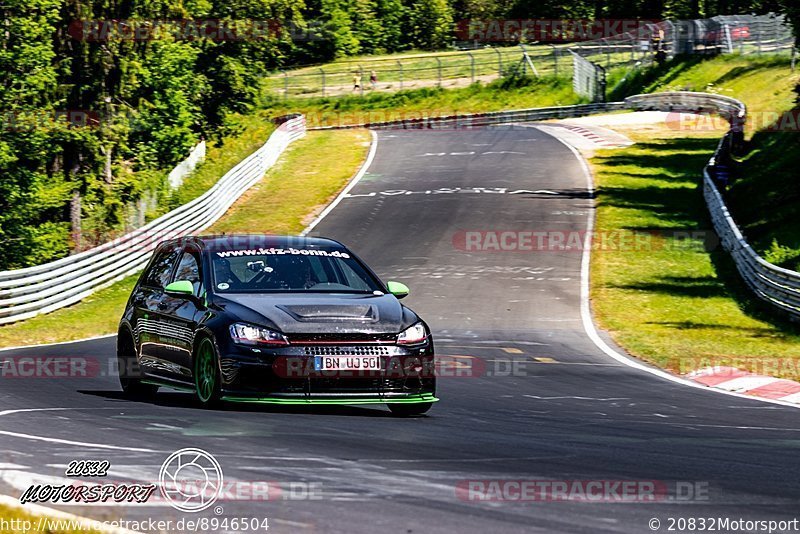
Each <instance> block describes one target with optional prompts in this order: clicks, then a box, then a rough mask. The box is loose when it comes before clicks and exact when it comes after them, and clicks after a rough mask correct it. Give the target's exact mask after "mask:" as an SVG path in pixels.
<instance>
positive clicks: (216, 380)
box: [192, 337, 222, 408]
mask: <svg viewBox="0 0 800 534" xmlns="http://www.w3.org/2000/svg"><path fill="white" fill-rule="evenodd" d="M192 357H193V359H194V369H193V374H194V396H195V398H196V399H197V402H198V403H200V406H202V407H203V408H216V407H218V406H219V405H220V404H221V400H222V389H221V383H220V372H219V355H218V354H217V347H216V343H214V341H213V340H212V339H211V338H209V337H204V338H202V339H201V340H200V341H199V342H198V343H197V346H196V347H195V350H194V354H193V355H192Z"/></svg>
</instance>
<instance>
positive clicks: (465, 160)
mask: <svg viewBox="0 0 800 534" xmlns="http://www.w3.org/2000/svg"><path fill="white" fill-rule="evenodd" d="M592 202H593V201H592V199H591V198H590V196H589V195H588V194H587V190H586V178H585V174H584V171H583V170H582V167H581V164H580V162H579V161H578V160H577V158H576V157H575V156H574V155H573V153H572V152H571V151H570V150H569V149H568V148H567V147H566V146H564V145H563V144H561V143H560V142H559V141H558V140H556V139H554V138H552V137H550V136H548V135H546V134H544V133H542V132H541V131H539V130H537V129H536V128H513V129H511V128H494V129H483V130H473V131H448V132H444V131H443V132H432V131H418V132H415V131H396V132H381V133H380V134H379V144H378V148H377V153H376V156H375V159H374V161H373V163H372V165H371V167H370V168H369V172H368V173H367V174H366V175H365V176H364V177H363V179H362V180H361V181H360V182H359V183H358V184H357V185H356V186H355V187H354V188H353V189H352V190H351V191H350V196H348V197H346V198H343V199H342V200H341V202H340V203H339V204H338V205H337V206H336V208H335V209H334V210H333V211H332V212H331V213H330V214H329V215H328V216H327V217H326V218H325V219H323V220H322V222H321V223H320V224H319V225H318V226H317V227H316V228H315V229H314V231H313V232H312V233H313V235H323V236H328V237H332V238H336V239H339V240H341V241H343V242H345V243H346V244H347V245H349V246H350V247H351V248H352V249H353V250H355V251H356V252H357V253H358V254H359V255H360V256H361V257H362V258H363V259H364V260H366V261H367V262H368V263H369V264H370V265H371V266H372V267H373V268H374V269H375V270H376V271H377V272H378V274H380V275H381V276H382V277H383V278H384V280H388V279H392V280H398V281H402V282H405V283H407V284H408V285H409V286H410V287H411V296H410V297H408V299H407V300H406V301H404V302H406V303H408V304H409V305H410V306H411V307H412V308H414V309H415V310H416V311H417V312H418V313H420V314H421V315H422V317H424V318H425V319H426V320H427V321H428V323H429V324H430V325H431V326H432V328H433V330H434V335H435V339H436V343H437V352H438V353H439V354H441V355H442V356H443V358H445V359H450V360H455V362H458V363H453V365H452V370H453V373H452V376H451V375H448V373H444V374H445V375H446V376H442V377H441V378H440V379H439V397H440V398H441V399H442V400H441V402H439V403H437V404H436V405H435V406H434V407H433V409H432V410H431V411H430V412H429V414H428V416H426V417H420V418H411V419H396V418H392V417H390V415H389V412H388V410H386V409H384V408H383V407H370V408H360V407H352V408H350V407H346V408H341V407H315V408H303V407H299V408H298V407H269V406H253V407H250V406H240V405H236V406H232V407H229V408H227V409H226V410H223V411H216V412H208V411H203V410H200V409H197V408H196V407H194V405H193V404H192V401H191V396H190V395H189V394H187V393H178V392H174V393H173V392H162V393H160V394H159V395H158V397H157V399H156V401H155V402H154V403H145V402H131V401H127V400H124V399H123V398H122V397H121V394H120V390H119V387H118V383H117V379H116V376H114V375H113V374H111V376H109V375H110V373H109V372H108V369H109V363H108V362H109V361H111V360H110V359H111V358H113V356H114V339H113V338H104V339H99V340H93V341H87V342H82V343H74V344H67V345H59V346H51V347H39V348H30V349H25V350H17V351H12V352H5V353H0V355H4V356H5V357H6V358H9V357H19V356H62V357H63V356H71V357H76V358H86V360H87V361H89V362H92V364H91V365H90V367H91V370H92V372H90V373H88V374H89V375H90V376H89V377H74V378H69V379H63V378H58V379H56V378H29V379H26V378H8V379H4V381H3V385H2V389H1V390H0V393H1V394H2V405H1V406H2V408H1V409H0V454H2V456H0V467H2V471H0V484H1V485H2V493H6V494H10V495H14V496H18V495H20V494H21V493H22V491H23V489H24V488H25V487H27V486H28V485H29V484H30V483H31V480H32V479H39V480H41V479H42V477H41V476H39V475H47V476H49V477H55V478H53V479H52V480H63V478H64V466H65V465H66V464H67V463H68V462H69V461H70V460H73V459H89V458H94V459H108V460H109V461H110V462H111V464H112V467H111V470H110V473H109V476H108V478H109V479H110V480H114V481H122V480H129V479H131V480H140V481H155V480H157V476H158V470H159V467H160V466H161V463H162V462H163V461H164V459H165V458H166V457H167V456H168V455H169V454H170V453H172V452H173V451H175V450H176V449H180V448H183V447H190V446H191V447H199V448H202V449H205V450H207V451H209V452H211V453H213V454H214V455H215V456H216V458H217V459H218V460H219V461H220V464H221V466H222V469H223V471H224V474H225V478H226V482H228V483H235V482H239V483H241V484H243V485H246V484H247V483H250V482H253V481H272V482H273V483H274V484H276V486H277V487H280V488H281V489H282V492H281V494H280V495H276V496H273V497H274V498H273V499H272V500H263V499H256V498H247V497H245V498H243V499H238V500H233V499H225V500H220V501H218V502H217V504H218V505H220V506H221V507H222V508H223V510H222V511H221V513H222V516H239V517H242V516H245V517H258V518H261V517H267V518H269V522H270V531H271V532H348V533H360V532H364V533H373V532H400V533H410V532H426V533H428V532H429V533H436V532H480V533H484V532H492V533H495V532H497V533H499V532H546V533H557V532H585V533H601V532H630V533H645V532H652V530H651V528H650V526H649V525H650V521H651V519H652V518H657V519H659V520H660V523H661V526H660V531H663V532H666V531H667V527H668V525H669V521H670V520H669V518H670V517H673V518H689V517H720V518H725V517H729V518H732V519H739V518H745V519H774V520H778V519H791V518H792V517H793V515H794V514H797V513H798V511H800V506H799V505H800V482H799V480H800V461H799V460H798V458H799V456H800V411H797V410H796V409H793V408H789V407H783V406H778V405H774V404H767V403H763V402H759V401H756V400H749V399H743V398H738V397H733V396H729V395H722V394H720V393H717V392H713V391H706V390H701V389H698V388H690V387H686V386H683V385H681V384H676V383H673V382H670V381H667V380H663V379H661V378H658V377H655V376H653V375H651V374H649V373H647V372H644V371H642V370H638V369H634V368H631V367H629V366H627V365H624V364H623V363H620V362H618V361H616V360H614V359H612V358H610V357H608V356H607V355H606V354H604V353H603V352H601V351H600V350H599V349H598V348H597V347H596V346H595V345H594V343H592V341H591V340H590V339H589V338H588V336H587V334H586V332H585V331H584V328H583V325H582V322H581V315H580V282H581V253H580V251H577V250H576V251H561V252H551V251H540V252H515V251H508V252H502V251H501V252H497V251H494V252H492V251H473V252H467V251H465V250H464V249H463V248H464V247H463V246H462V245H463V236H464V235H465V234H464V232H467V231H484V232H485V231H525V230H547V231H560V230H566V231H576V232H581V231H583V230H585V229H586V225H587V216H588V214H589V210H591V209H592ZM454 357H458V358H454ZM101 446H103V447H101ZM533 479H540V480H547V481H566V482H572V481H639V482H651V483H653V484H655V485H656V487H659V488H662V487H663V488H667V495H665V496H664V498H663V499H657V500H656V501H655V502H628V503H621V502H582V501H580V500H569V501H564V500H561V499H556V500H555V501H550V502H547V501H545V502H541V501H538V502H534V501H528V502H519V501H518V500H516V501H515V500H513V498H514V497H513V496H510V497H509V498H510V500H491V501H480V500H477V499H475V498H470V496H469V495H468V494H465V493H457V491H456V488H457V487H465V486H464V485H465V484H468V483H469V482H468V481H492V480H494V481H508V480H516V481H520V480H533ZM309 488H310V489H309ZM307 492H311V493H312V494H313V495H312V497H313V498H308V497H309V495H308V494H307ZM473 497H474V496H473ZM64 509H66V510H69V511H71V512H73V513H77V514H80V515H90V516H94V517H109V516H120V515H122V516H124V517H128V518H146V517H159V518H176V519H177V518H180V517H183V516H184V515H183V514H182V513H180V512H178V511H176V510H173V509H172V508H170V507H169V506H166V505H164V504H163V503H161V504H160V505H157V506H151V505H127V506H125V507H116V508H114V509H110V508H109V507H108V506H103V507H83V508H76V507H65V508H64ZM217 512H219V510H217ZM202 514H205V515H208V516H212V515H214V514H215V512H213V511H212V509H209V510H207V511H205V512H201V514H195V515H202Z"/></svg>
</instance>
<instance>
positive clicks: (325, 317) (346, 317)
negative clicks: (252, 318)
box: [276, 304, 379, 323]
mask: <svg viewBox="0 0 800 534" xmlns="http://www.w3.org/2000/svg"><path fill="white" fill-rule="evenodd" d="M276 307H277V308H279V309H280V310H282V311H284V312H286V313H287V314H289V315H290V316H291V317H292V318H293V319H294V320H295V321H299V322H301V323H336V322H340V321H348V322H349V321H363V322H365V323H374V322H377V321H378V320H379V317H378V309H377V308H376V307H375V306H372V305H365V304H316V305H315V304H312V305H278V306H276Z"/></svg>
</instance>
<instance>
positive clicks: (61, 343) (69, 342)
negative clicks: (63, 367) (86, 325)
mask: <svg viewBox="0 0 800 534" xmlns="http://www.w3.org/2000/svg"><path fill="white" fill-rule="evenodd" d="M116 335H117V334H103V335H102V336H92V337H86V338H83V339H73V340H72V341H55V342H53V343H39V344H38V345H20V346H18V347H4V348H0V352H5V351H9V350H19V349H32V348H35V347H54V346H56V345H69V344H71V343H83V342H84V341H94V340H96V339H105V338H107V337H114V336H116Z"/></svg>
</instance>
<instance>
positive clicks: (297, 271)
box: [283, 258, 317, 289]
mask: <svg viewBox="0 0 800 534" xmlns="http://www.w3.org/2000/svg"><path fill="white" fill-rule="evenodd" d="M283 269H284V272H285V274H284V277H283V283H284V284H285V285H286V288H287V289H309V288H310V287H312V286H314V285H316V284H317V280H316V279H315V277H314V274H313V273H312V271H311V265H310V264H309V263H308V260H307V259H306V258H291V259H289V261H287V262H286V265H285V266H283Z"/></svg>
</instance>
